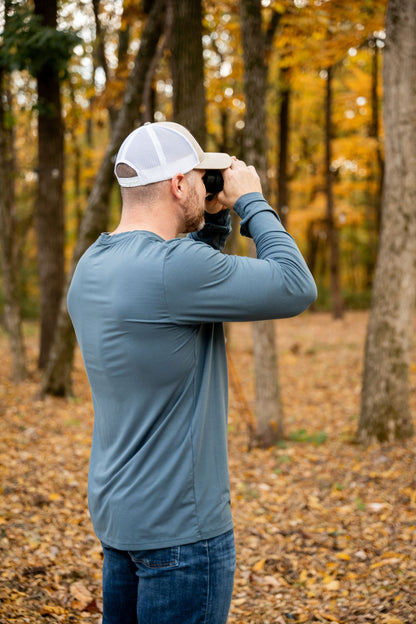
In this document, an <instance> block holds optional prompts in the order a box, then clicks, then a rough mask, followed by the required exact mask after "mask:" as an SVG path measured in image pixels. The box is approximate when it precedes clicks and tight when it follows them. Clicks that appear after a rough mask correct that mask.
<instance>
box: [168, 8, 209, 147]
mask: <svg viewBox="0 0 416 624" xmlns="http://www.w3.org/2000/svg"><path fill="white" fill-rule="evenodd" d="M170 2H171V6H172V7H173V32H172V57H171V67H172V81H173V116H174V119H175V121H176V122H178V123H180V124H183V125H184V126H185V127H186V128H188V130H189V131H190V132H191V134H193V136H194V137H195V138H196V140H197V141H198V143H200V144H201V146H202V147H203V148H204V147H205V144H206V119H205V111H206V99H205V87H204V59H203V53H202V7H201V0H181V2H175V1H174V0H170Z"/></svg>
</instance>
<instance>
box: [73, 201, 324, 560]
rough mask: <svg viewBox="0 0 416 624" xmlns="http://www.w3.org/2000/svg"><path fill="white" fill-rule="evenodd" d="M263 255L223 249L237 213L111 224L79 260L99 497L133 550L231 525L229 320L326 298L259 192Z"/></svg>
mask: <svg viewBox="0 0 416 624" xmlns="http://www.w3.org/2000/svg"><path fill="white" fill-rule="evenodd" d="M234 209H235V211H236V212H237V214H238V215H239V216H240V218H241V232H242V234H243V235H246V236H251V237H252V238H253V240H254V243H255V245H256V249H257V258H248V257H239V256H233V255H227V254H223V253H221V249H222V248H223V246H224V244H225V240H226V238H227V236H228V234H229V232H230V216H229V211H224V212H221V213H218V214H217V215H207V222H206V225H205V227H204V228H203V230H201V232H197V233H193V234H192V235H189V236H188V237H186V238H179V239H173V240H167V241H166V240H164V239H162V238H161V237H160V236H158V235H157V234H154V233H152V232H148V231H132V232H124V233H121V234H115V235H112V236H111V235H109V234H101V236H100V237H99V238H98V240H97V241H96V242H95V243H94V244H93V245H92V246H91V247H90V248H89V249H88V250H87V251H86V253H85V254H84V255H83V257H82V258H81V260H80V261H79V263H78V266H77V268H76V271H75V273H74V277H73V280H72V283H71V287H70V290H69V293H68V309H69V313H70V316H71V319H72V322H73V325H74V328H75V332H76V335H77V339H78V343H79V345H80V348H81V352H82V355H83V359H84V364H85V367H86V371H87V374H88V378H89V382H90V385H91V392H92V400H93V405H94V429H93V440H92V450H91V459H90V469H89V480H88V501H89V508H90V513H91V518H92V522H93V526H94V529H95V532H96V534H97V536H98V537H99V539H101V540H102V541H103V542H104V543H106V544H108V545H110V546H113V547H114V548H118V549H121V550H139V549H153V548H163V547H168V546H176V545H180V544H186V543H193V542H196V541H199V540H201V539H209V538H211V537H216V536H217V535H221V534H222V533H224V532H225V531H228V530H229V529H231V528H232V518H231V511H230V490H229V476H228V460H227V409H228V394H227V385H228V382H227V363H226V353H225V344H224V335H223V328H222V322H223V321H251V320H261V319H274V318H283V317H288V316H294V315H296V314H299V313H300V312H302V311H303V310H304V309H305V308H306V307H307V306H308V305H310V304H311V303H312V302H313V301H314V299H315V297H316V287H315V283H314V281H313V278H312V276H311V274H310V272H309V269H308V268H307V265H306V263H305V261H304V260H303V258H302V255H301V254H300V252H299V250H298V248H297V246H296V243H295V242H294V240H293V238H292V237H291V236H290V235H289V234H288V233H287V232H286V231H285V229H284V228H283V226H282V225H281V223H280V221H279V218H278V217H277V214H276V213H275V212H274V210H272V208H271V207H270V206H269V205H268V203H267V202H266V201H265V199H264V198H263V196H262V195H261V194H260V193H248V194H246V195H243V196H242V197H241V198H240V199H239V200H238V202H237V203H236V205H235V207H234Z"/></svg>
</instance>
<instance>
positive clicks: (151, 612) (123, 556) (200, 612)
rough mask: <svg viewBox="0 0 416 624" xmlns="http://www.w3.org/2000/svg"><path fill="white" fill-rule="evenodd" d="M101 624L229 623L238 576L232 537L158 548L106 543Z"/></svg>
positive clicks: (231, 535)
mask: <svg viewBox="0 0 416 624" xmlns="http://www.w3.org/2000/svg"><path fill="white" fill-rule="evenodd" d="M103 550H104V563H103V603H104V614H103V622H102V624H225V622H226V621H227V616H228V611H229V608H230V604H231V595H232V591H233V583H234V572H235V545H234V533H233V531H232V530H231V531H228V532H227V533H224V534H223V535H220V536H219V537H214V538H212V539H209V540H203V541H201V542H196V543H195V544H187V545H185V546H174V547H171V548H161V549H158V550H141V551H125V550H116V549H114V548H110V547H109V546H106V545H105V544H103Z"/></svg>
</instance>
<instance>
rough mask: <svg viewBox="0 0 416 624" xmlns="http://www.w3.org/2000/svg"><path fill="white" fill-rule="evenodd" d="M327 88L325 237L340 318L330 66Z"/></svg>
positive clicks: (334, 304)
mask: <svg viewBox="0 0 416 624" xmlns="http://www.w3.org/2000/svg"><path fill="white" fill-rule="evenodd" d="M327 71H328V78H327V90H326V107H325V113H326V114H325V117H326V132H325V170H326V197H327V209H326V219H327V238H328V245H329V258H330V260H329V282H330V292H331V298H332V313H333V316H334V318H336V319H339V318H342V314H343V302H342V296H341V287H340V269H339V240H338V228H337V226H336V222H335V214H334V192H333V172H332V170H331V161H332V71H333V68H332V67H328V70H327Z"/></svg>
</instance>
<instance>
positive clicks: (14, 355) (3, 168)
mask: <svg viewBox="0 0 416 624" xmlns="http://www.w3.org/2000/svg"><path fill="white" fill-rule="evenodd" d="M6 28H7V6H6ZM7 117H8V118H9V122H7ZM10 118H11V101H10V95H9V93H8V89H7V80H6V75H5V72H4V70H3V68H2V67H1V65H0V188H1V193H0V243H1V245H0V246H1V267H2V274H3V291H4V293H3V294H4V322H5V326H6V330H7V332H8V335H9V344H10V352H11V360H12V380H13V381H14V382H15V383H18V382H20V381H23V379H24V378H25V377H26V374H27V371H26V364H25V349H24V343H23V337H22V318H21V309H20V301H19V283H18V280H19V271H18V262H17V241H16V215H15V184H14V181H15V175H16V167H15V159H14V147H13V130H12V125H11V123H10Z"/></svg>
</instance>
